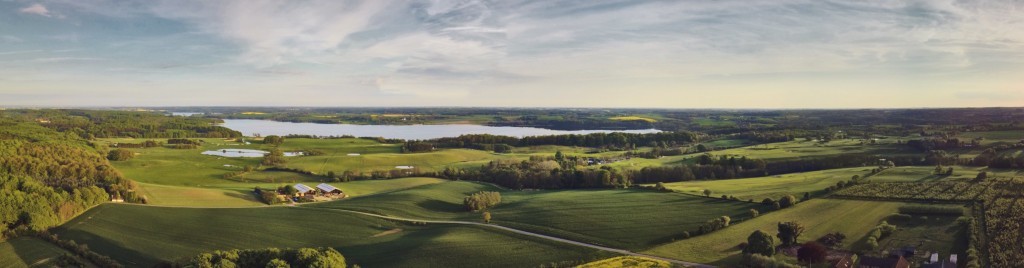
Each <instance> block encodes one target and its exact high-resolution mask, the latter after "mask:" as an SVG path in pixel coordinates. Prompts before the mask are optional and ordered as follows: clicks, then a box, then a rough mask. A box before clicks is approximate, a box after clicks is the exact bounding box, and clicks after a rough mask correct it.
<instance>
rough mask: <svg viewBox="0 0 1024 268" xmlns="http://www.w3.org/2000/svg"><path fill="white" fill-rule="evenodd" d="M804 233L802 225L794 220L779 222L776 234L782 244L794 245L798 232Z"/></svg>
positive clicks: (798, 235) (798, 236)
mask: <svg viewBox="0 0 1024 268" xmlns="http://www.w3.org/2000/svg"><path fill="white" fill-rule="evenodd" d="M803 233H804V226H803V225H800V224H799V223H797V222H795V221H791V222H780V223H779V233H778V234H776V236H778V237H779V242H782V245H783V246H787V247H788V246H792V245H796V243H797V242H796V241H797V239H799V238H800V234H803Z"/></svg>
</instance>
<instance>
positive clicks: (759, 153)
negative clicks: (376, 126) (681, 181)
mask: <svg viewBox="0 0 1024 268" xmlns="http://www.w3.org/2000/svg"><path fill="white" fill-rule="evenodd" d="M728 143H732V142H728ZM895 143H896V139H895V138H892V139H882V140H880V141H879V142H878V143H877V144H865V145H861V144H860V141H858V140H854V139H843V140H833V141H831V142H828V143H824V144H822V143H819V142H815V141H804V140H796V141H787V142H776V143H767V144H759V145H751V146H746V147H739V148H732V149H725V150H719V151H711V152H708V153H710V154H711V155H714V156H715V157H718V156H726V157H737V158H739V157H744V156H746V157H747V158H757V159H764V160H765V161H773V160H784V159H793V158H800V157H815V156H835V155H842V154H851V153H871V154H889V155H891V154H906V153H912V150H911V149H909V148H908V147H906V146H903V145H897V144H895ZM701 154H704V153H693V154H684V155H675V156H665V157H661V158H657V159H647V158H632V159H630V160H626V161H619V162H615V163H612V164H609V166H612V167H618V168H643V167H650V166H662V165H673V164H686V163H695V161H696V158H697V157H698V156H700V155H701Z"/></svg>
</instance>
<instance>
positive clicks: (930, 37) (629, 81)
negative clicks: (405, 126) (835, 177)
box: [0, 0, 1024, 108]
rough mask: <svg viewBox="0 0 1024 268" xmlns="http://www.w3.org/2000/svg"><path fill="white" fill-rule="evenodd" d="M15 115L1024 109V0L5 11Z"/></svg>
mask: <svg viewBox="0 0 1024 268" xmlns="http://www.w3.org/2000/svg"><path fill="white" fill-rule="evenodd" d="M0 106H7V107H14V106H47V107H50V106H63V107H67V106H133V107H134V106H331V107H350V106H472V107H481V106H498V107H638V108H646V107H652V108H654V107H656V108H918V107H991V106H1013V107H1021V106H1024V1H1014V0H1008V1H1001V0H986V1H977V0H971V1H947V0H930V1H901V0H885V1H860V0H858V1H830V0H802V1H794V0H766V1H733V0H716V1H685V0H672V1H645V0H621V1H620V0H537V1H532V0H494V1H421V0H409V1H382V0H375V1H347V0H329V1H265V0H244V1H243V0H239V1H232V0H225V1H189V0H147V1H131V0H53V1H50V0H43V1H21V0H13V1H12V0H0Z"/></svg>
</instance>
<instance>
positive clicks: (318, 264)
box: [182, 248, 347, 268]
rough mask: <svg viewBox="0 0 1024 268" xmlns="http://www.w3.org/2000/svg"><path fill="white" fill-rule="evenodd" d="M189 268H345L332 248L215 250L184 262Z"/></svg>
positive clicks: (341, 257) (342, 258)
mask: <svg viewBox="0 0 1024 268" xmlns="http://www.w3.org/2000/svg"><path fill="white" fill-rule="evenodd" d="M182 266H183V267H188V268H213V267H268V268H288V267H309V268H336V267H346V266H347V264H346V263H345V256H343V255H341V253H340V252H338V251H337V250H335V249H333V248H299V249H277V248H267V249H244V250H238V249H235V250H224V251H222V250H216V251H213V252H207V253H201V254H199V255H196V256H195V257H192V258H191V259H189V260H188V261H185V262H183V264H182Z"/></svg>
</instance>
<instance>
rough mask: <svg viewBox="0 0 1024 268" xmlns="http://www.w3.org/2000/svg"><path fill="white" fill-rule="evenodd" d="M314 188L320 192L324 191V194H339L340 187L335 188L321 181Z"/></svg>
mask: <svg viewBox="0 0 1024 268" xmlns="http://www.w3.org/2000/svg"><path fill="white" fill-rule="evenodd" d="M316 189H318V190H320V192H322V193H324V194H325V195H337V194H341V189H338V188H336V187H334V186H331V185H330V184H326V183H321V184H319V185H317V186H316Z"/></svg>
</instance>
